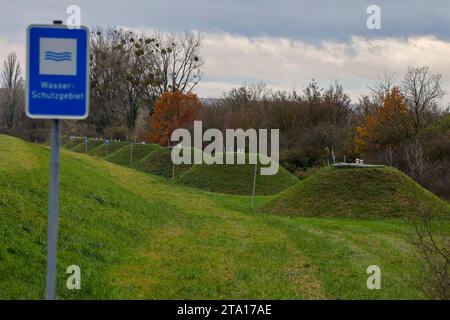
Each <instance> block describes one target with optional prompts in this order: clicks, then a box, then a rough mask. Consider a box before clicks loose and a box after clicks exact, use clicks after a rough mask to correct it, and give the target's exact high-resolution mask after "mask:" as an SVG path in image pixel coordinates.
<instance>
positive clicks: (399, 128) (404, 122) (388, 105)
mask: <svg viewBox="0 0 450 320" xmlns="http://www.w3.org/2000/svg"><path fill="white" fill-rule="evenodd" d="M356 130H357V134H356V137H355V146H356V152H357V153H359V154H360V153H364V152H367V151H372V152H375V151H381V150H384V149H393V148H395V147H397V146H399V145H400V144H401V143H402V142H404V141H405V140H407V139H408V138H410V137H412V136H413V133H414V130H413V126H412V123H411V118H410V117H409V114H408V109H407V105H406V100H405V97H404V96H403V95H402V93H401V92H400V89H399V88H398V87H393V88H392V89H391V90H390V91H389V92H387V93H386V95H385V97H384V101H383V105H382V106H381V107H380V108H379V109H378V110H377V112H376V113H375V114H371V115H367V116H366V117H365V119H364V125H363V126H361V127H357V129H356Z"/></svg>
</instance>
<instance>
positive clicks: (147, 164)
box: [133, 147, 190, 178]
mask: <svg viewBox="0 0 450 320" xmlns="http://www.w3.org/2000/svg"><path fill="white" fill-rule="evenodd" d="M133 167H135V168H136V169H138V170H141V171H144V172H147V173H152V174H156V175H158V176H162V177H164V178H171V177H172V170H173V162H172V159H171V150H170V149H167V148H164V147H159V148H155V150H154V151H153V152H151V153H150V154H149V155H147V156H146V157H145V158H144V159H142V160H141V161H139V162H138V163H136V164H135V165H134V166H133ZM189 167H190V166H189V165H184V164H183V165H177V166H175V176H176V177H178V176H179V175H180V174H182V173H183V172H184V171H186V170H187V169H188V168H189Z"/></svg>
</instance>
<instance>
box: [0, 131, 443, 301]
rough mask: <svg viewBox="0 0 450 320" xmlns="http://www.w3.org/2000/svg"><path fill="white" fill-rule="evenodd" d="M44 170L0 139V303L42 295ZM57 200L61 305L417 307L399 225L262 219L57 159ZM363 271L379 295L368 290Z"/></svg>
mask: <svg viewBox="0 0 450 320" xmlns="http://www.w3.org/2000/svg"><path fill="white" fill-rule="evenodd" d="M48 166H49V150H48V148H45V147H42V146H37V145H33V144H30V143H25V142H23V141H21V140H19V139H16V138H12V137H8V136H4V135H0V195H1V197H0V298H1V299H6V298H16V299H17V298H22V299H39V298H42V297H43V295H44V290H45V265H46V242H47V241H46V239H47V238H46V232H47V199H48ZM270 199H271V197H266V196H258V197H257V203H264V202H267V201H268V200H270ZM60 200H61V201H60V204H61V206H60V216H59V221H60V228H59V243H58V298H60V299H157V298H166V299H223V298H227V299H280V298H284V299H308V298H329V299H392V298H396V299H414V298H416V299H417V298H419V299H420V298H426V295H425V293H424V292H423V291H422V290H421V286H420V284H418V283H417V279H418V278H419V275H420V271H421V269H420V267H421V266H420V264H419V263H418V262H417V261H416V260H415V259H414V254H413V248H412V247H411V246H410V244H409V242H408V241H406V240H405V234H407V233H408V230H409V229H408V226H407V225H406V224H404V223H403V222H401V221H398V220H392V219H379V220H373V219H356V218H355V219H343V218H339V217H334V218H305V217H284V216H277V215H260V214H256V213H254V212H252V211H251V210H250V209H249V208H248V206H249V202H250V197H247V196H231V195H223V194H212V193H207V192H203V191H199V190H195V189H191V188H187V187H182V186H178V185H176V184H174V183H171V182H170V181H167V180H165V179H162V178H160V177H157V176H153V175H150V174H145V173H142V172H139V171H137V170H133V169H131V168H126V167H123V166H118V165H115V164H113V163H109V162H107V161H103V160H101V159H99V158H95V157H90V156H87V155H85V154H79V153H73V152H64V151H63V152H62V154H61V190H60ZM438 227H439V228H442V230H443V231H446V232H449V231H450V225H449V224H448V223H444V222H443V223H441V224H439V225H438ZM72 264H76V265H78V266H80V268H81V290H68V289H67V288H66V280H67V276H68V275H67V274H66V272H65V271H66V268H67V267H68V266H70V265H72ZM372 264H376V265H379V266H380V267H381V270H382V272H383V273H382V290H368V289H367V287H366V280H367V276H368V275H367V274H366V268H367V266H369V265H372Z"/></svg>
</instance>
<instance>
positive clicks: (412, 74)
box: [403, 66, 445, 135]
mask: <svg viewBox="0 0 450 320" xmlns="http://www.w3.org/2000/svg"><path fill="white" fill-rule="evenodd" d="M441 80H442V75H441V74H438V73H436V74H433V73H430V70H429V68H428V67H427V66H425V67H410V68H408V71H407V73H406V74H405V76H404V78H403V94H404V96H405V99H406V103H407V106H408V112H409V115H410V117H411V121H412V124H413V127H414V130H415V134H416V135H417V134H418V133H419V131H420V130H421V129H422V128H424V127H426V126H427V125H428V124H430V123H431V122H433V121H434V120H435V119H436V115H437V114H438V106H437V101H438V100H439V99H441V98H442V97H443V96H444V94H445V92H444V90H443V89H442V87H441Z"/></svg>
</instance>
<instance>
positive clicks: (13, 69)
mask: <svg viewBox="0 0 450 320" xmlns="http://www.w3.org/2000/svg"><path fill="white" fill-rule="evenodd" d="M21 76H22V70H21V68H20V63H19V61H18V60H17V55H16V53H15V52H14V51H13V52H11V53H10V54H8V57H7V58H6V59H5V61H4V62H3V71H2V74H1V79H0V81H1V85H2V87H3V88H5V89H6V94H5V101H4V103H5V109H4V111H3V117H4V119H5V123H6V127H7V128H8V129H11V128H12V127H13V126H14V124H15V123H16V121H17V118H18V116H19V108H21V107H22V105H23V101H22V97H23V90H22V89H23V81H22V77H21Z"/></svg>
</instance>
